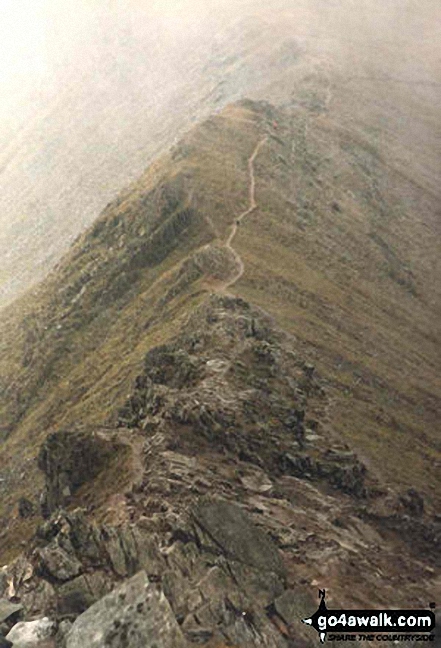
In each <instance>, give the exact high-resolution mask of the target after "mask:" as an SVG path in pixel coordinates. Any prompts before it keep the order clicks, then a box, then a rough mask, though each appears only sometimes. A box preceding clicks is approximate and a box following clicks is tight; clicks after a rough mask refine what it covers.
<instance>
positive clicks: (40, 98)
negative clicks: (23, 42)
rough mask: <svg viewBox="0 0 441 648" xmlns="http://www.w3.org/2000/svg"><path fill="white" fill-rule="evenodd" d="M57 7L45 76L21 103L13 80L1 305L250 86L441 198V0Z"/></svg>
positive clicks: (0, 89) (2, 91) (6, 125)
mask: <svg viewBox="0 0 441 648" xmlns="http://www.w3.org/2000/svg"><path fill="white" fill-rule="evenodd" d="M37 4H38V3H37ZM43 4H44V5H45V6H46V5H47V6H48V7H51V6H53V12H54V14H55V15H56V17H57V20H56V21H55V22H54V23H52V22H51V21H50V16H51V12H49V13H48V18H47V24H46V23H45V24H46V32H47V33H46V36H45V38H42V41H43V42H44V44H45V47H44V51H45V56H46V58H45V59H44V60H45V65H46V67H47V70H46V73H45V75H44V76H43V77H42V78H40V77H39V76H36V77H35V78H34V75H33V74H31V73H27V74H26V75H25V78H24V83H23V85H24V86H25V87H26V88H27V89H28V93H27V94H24V95H23V96H21V98H20V100H19V99H18V98H17V97H15V96H11V88H10V86H9V85H7V84H6V81H2V85H1V86H0V97H1V100H0V115H1V116H2V119H1V120H0V143H1V146H0V308H1V307H2V306H3V305H5V304H7V303H10V302H11V301H13V300H14V298H15V297H17V296H18V295H21V294H23V293H24V292H25V291H26V290H27V289H28V288H29V287H30V286H32V285H35V284H36V283H37V282H38V281H39V280H41V279H42V278H44V277H45V276H46V274H47V273H48V271H49V270H50V269H51V268H53V266H54V264H55V263H56V262H57V261H59V260H60V259H61V257H62V256H63V254H65V253H66V251H67V250H68V249H69V246H70V245H71V243H72V242H73V240H74V239H75V237H76V236H77V235H78V234H80V233H82V232H84V230H85V228H87V227H88V226H89V225H91V224H92V223H93V222H94V220H95V218H96V215H97V214H98V213H99V212H100V211H101V210H102V209H103V207H104V206H105V205H106V204H107V203H108V202H109V201H110V200H113V198H114V196H115V195H116V193H117V192H118V191H119V190H120V188H121V187H122V186H125V185H126V184H128V183H129V182H131V181H133V180H135V179H136V178H137V177H138V176H139V175H140V174H141V173H142V171H143V170H144V169H145V167H146V166H147V165H148V164H149V163H150V162H152V161H153V160H155V159H156V158H157V157H158V156H159V155H161V154H162V153H164V152H165V151H166V150H168V148H169V147H170V146H171V145H172V144H173V143H174V142H175V141H176V140H177V139H179V138H181V137H182V136H183V134H184V133H186V132H188V130H189V129H190V128H191V127H192V126H193V125H194V124H195V123H199V122H201V121H202V120H204V119H206V118H207V117H208V116H209V115H211V114H213V113H214V112H215V111H219V110H221V109H222V108H224V107H225V106H226V105H228V104H229V103H232V102H235V101H237V100H240V99H241V98H243V97H250V98H252V99H256V100H268V101H270V102H271V103H273V104H275V105H280V106H284V107H292V106H298V107H300V108H305V109H308V110H309V111H311V112H313V113H314V112H317V111H326V112H327V113H328V114H329V115H330V116H331V117H332V119H334V120H335V122H336V123H338V124H339V125H340V127H341V129H342V132H343V131H344V129H348V136H349V134H350V133H352V135H353V136H355V137H357V138H358V137H361V138H367V139H368V140H369V141H370V143H371V144H373V145H374V146H375V150H376V151H378V153H379V155H380V157H382V159H383V160H384V162H385V163H386V164H392V165H393V167H394V168H397V169H398V168H399V169H400V170H401V172H403V173H404V174H405V175H407V176H408V177H409V178H410V179H412V180H413V181H414V182H415V183H416V184H418V185H420V186H421V187H424V188H425V189H427V190H428V191H431V192H433V193H434V194H436V195H437V196H438V200H439V198H440V196H439V172H440V167H439V159H440V149H439V141H441V136H440V131H439V124H440V123H441V120H440V114H439V106H440V105H441V77H440V65H439V59H440V55H441V54H440V49H439V48H440V45H439V29H440V24H439V20H440V18H439V3H438V0H421V1H420V2H418V3H417V2H415V1H414V0H401V1H400V2H399V3H397V2H392V1H385V0H364V2H363V3H359V2H354V0H332V1H328V0H295V2H294V1H293V0H268V1H267V2H265V3H261V2H257V1H256V0H241V2H237V1H235V0H217V1H216V2H214V0H204V2H203V3H201V2H200V1H199V0H180V2H175V3H173V5H170V6H169V4H167V3H164V2H160V1H157V2H127V3H123V4H121V3H108V2H94V3H90V2H80V3H75V2H72V1H71V0H59V2H57V1H56V0H50V1H49V0H48V1H47V2H45V3H43ZM27 19H28V20H29V21H31V20H32V12H30V14H29V16H28V17H27ZM54 20H55V19H54ZM24 22H25V21H24ZM19 27H20V29H21V28H22V27H21V26H20V25H17V29H18V28H19ZM20 29H18V31H19V32H20ZM22 37H23V35H22ZM46 41H47V42H46ZM46 50H47V51H46ZM14 51H15V50H14ZM18 52H19V53H20V50H19V49H18ZM8 54H10V53H9V52H8ZM46 59H47V60H46ZM6 60H7V58H6ZM21 63H22V65H23V62H21ZM15 81H16V83H18V81H17V80H15ZM3 83H5V85H3ZM19 85H20V84H19ZM24 89H25V88H23V92H24ZM20 90H21V87H20ZM14 102H15V103H14ZM4 106H6V107H8V106H9V108H8V110H7V111H6V114H5V119H3V112H2V108H4ZM5 110H6V109H5ZM1 317H3V314H2V315H1Z"/></svg>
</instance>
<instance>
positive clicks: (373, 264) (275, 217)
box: [0, 101, 440, 561]
mask: <svg viewBox="0 0 441 648" xmlns="http://www.w3.org/2000/svg"><path fill="white" fill-rule="evenodd" d="M437 209H438V206H437V201H436V197H435V196H434V195H433V194H432V192H431V191H430V190H429V189H428V188H424V187H422V186H420V185H419V184H416V183H415V182H414V181H413V180H412V178H410V177H407V176H406V175H405V174H403V172H402V171H401V170H399V169H396V168H394V167H392V166H391V165H390V164H388V163H386V162H385V161H384V159H383V157H382V156H381V154H380V153H379V151H378V149H377V148H376V144H375V137H373V138H371V139H368V138H366V137H363V136H362V135H358V136H355V135H354V134H352V133H349V132H348V131H346V130H345V129H342V128H341V127H340V126H339V125H338V124H336V123H335V122H334V121H333V120H332V119H331V118H330V117H329V115H327V113H326V112H325V111H324V110H323V109H322V108H320V107H319V108H317V109H316V110H313V111H311V109H310V108H308V107H306V108H305V107H303V108H302V107H299V106H297V107H295V108H291V109H288V108H286V109H285V110H282V109H276V108H274V107H273V106H271V105H269V104H267V103H261V102H252V101H242V102H240V103H238V104H234V105H232V106H229V107H227V108H226V109H225V110H224V111H222V112H221V113H219V114H217V115H215V116H213V117H211V118H210V119H208V120H207V121H205V122H203V123H202V124H201V125H199V126H197V127H195V128H194V129H193V130H192V131H191V132H190V133H189V134H188V135H187V136H186V137H184V138H183V139H182V140H181V141H180V142H179V143H178V144H177V145H176V146H175V147H173V148H172V149H171V150H170V152H169V153H168V154H166V155H165V156H163V157H162V158H161V159H159V160H158V161H157V162H155V163H154V164H153V165H152V166H151V167H150V168H149V169H148V170H147V171H146V172H145V174H144V175H143V176H142V177H141V178H140V180H139V181H137V182H136V183H134V184H133V185H132V186H131V187H129V188H128V189H127V190H126V191H124V192H123V193H121V194H120V195H119V196H118V198H117V199H116V200H115V201H114V202H112V203H110V204H109V205H108V206H107V207H106V209H105V210H104V211H103V213H102V214H101V216H100V217H99V219H98V220H97V221H96V222H95V224H94V225H93V226H92V227H91V228H90V229H89V230H88V231H87V232H86V233H85V234H83V235H81V236H80V237H79V238H78V239H77V241H76V242H75V243H74V245H73V246H72V248H71V250H70V251H69V254H68V255H67V256H66V257H65V258H64V259H63V260H62V261H61V262H60V264H59V265H58V266H57V267H56V268H55V269H54V270H53V271H52V273H51V274H50V275H49V277H48V278H47V280H46V281H45V282H44V283H43V284H41V285H40V286H39V287H38V289H37V290H36V291H35V292H33V293H29V294H28V295H27V296H26V297H25V298H23V299H21V300H20V301H18V302H16V303H15V304H13V306H11V307H9V309H8V310H7V311H6V313H5V317H4V318H3V321H2V323H1V331H0V340H1V350H0V370H1V374H0V375H1V396H0V398H1V401H0V402H1V421H2V422H1V427H2V435H3V439H4V441H3V446H2V453H1V457H0V474H1V478H2V481H1V482H0V489H1V495H2V497H1V504H0V506H1V515H2V519H3V524H4V530H3V532H2V537H1V552H2V553H1V555H2V560H3V561H7V560H9V559H10V558H11V557H12V556H13V555H15V553H16V552H17V550H18V549H19V546H20V545H19V541H21V540H23V539H25V540H26V538H28V537H29V536H30V535H31V534H32V532H33V529H34V528H35V524H36V519H35V518H33V517H23V516H20V515H18V513H17V503H18V500H19V498H20V497H26V498H28V499H29V500H31V501H32V502H34V503H35V502H36V501H37V500H38V496H39V492H40V491H41V489H42V475H41V473H40V471H39V469H38V466H37V455H38V453H39V448H40V445H41V443H42V442H43V440H44V438H45V437H46V436H47V435H48V434H49V433H50V432H52V431H54V430H60V429H65V430H72V429H84V430H88V429H92V430H94V429H98V428H99V429H106V428H110V429H111V430H116V429H118V427H119V426H121V425H123V426H124V427H125V426H127V424H128V423H130V424H134V425H136V426H138V425H139V424H140V419H139V417H138V418H137V417H136V416H135V418H134V420H133V421H130V420H129V421H128V420H127V417H124V416H123V417H122V418H121V415H120V414H118V412H119V411H120V410H121V408H123V406H124V404H125V403H126V401H127V398H128V395H130V394H132V386H133V382H134V380H135V378H136V376H139V375H140V374H141V370H142V367H143V361H144V356H145V354H146V352H148V351H149V350H151V349H152V348H153V347H156V346H158V345H162V344H164V343H166V342H167V341H169V340H171V339H172V338H174V337H176V336H177V335H178V334H179V333H180V331H181V330H182V327H183V326H184V325H185V324H186V322H187V320H188V318H189V316H192V314H193V313H194V312H195V309H196V308H197V307H200V306H202V305H203V304H204V303H205V302H207V300H208V299H211V297H210V296H211V295H213V294H214V295H216V294H217V295H220V296H222V295H225V296H227V297H228V296H229V295H230V296H231V295H235V296H237V297H240V298H243V299H244V300H246V302H248V303H251V304H253V305H254V306H255V307H260V308H261V309H263V310H264V312H265V313H267V315H268V316H271V317H273V318H274V322H275V323H276V325H277V326H278V327H280V328H282V329H283V330H284V331H285V332H286V334H288V335H289V336H290V345H291V349H292V352H293V353H296V354H300V357H301V358H302V361H303V362H304V363H307V364H308V363H309V364H310V365H312V366H313V367H315V370H316V371H317V374H318V375H319V376H320V381H321V385H322V387H323V389H324V390H325V392H326V406H324V405H323V407H321V409H319V412H318V414H317V415H316V416H315V417H314V420H317V421H318V422H319V424H320V426H321V430H322V432H321V433H322V434H323V435H324V436H327V435H328V434H329V435H331V437H332V438H338V443H339V444H340V446H341V447H345V446H347V447H348V448H349V449H350V450H351V451H353V452H355V453H356V455H357V457H358V458H359V460H360V461H361V462H362V464H363V465H364V466H365V467H366V468H367V470H368V472H369V475H370V476H371V477H370V479H372V483H374V482H378V483H379V484H380V485H381V486H380V487H379V488H380V490H382V492H387V489H388V488H392V490H393V492H396V493H401V492H403V491H405V490H406V489H409V488H413V489H415V488H416V489H417V491H418V492H420V493H421V494H422V496H423V497H424V500H425V511H426V513H427V515H428V516H429V517H430V516H431V515H432V513H433V511H434V510H435V508H436V506H438V505H439V503H440V488H439V474H440V471H439V467H440V448H439V440H438V439H437V436H436V432H435V430H436V423H437V408H439V398H440V385H439V382H438V379H437V376H436V370H437V363H436V357H437V355H436V351H437V349H436V332H437V318H436V311H435V307H436V304H437V303H438V299H439V287H437V284H436V281H435V275H436V263H437V239H436V236H435V234H436V214H437ZM238 360H240V362H244V363H245V365H244V367H245V368H244V370H246V368H247V366H248V365H247V362H248V360H250V359H249V358H248V359H247V357H246V358H245V360H241V359H240V357H239V358H238ZM253 371H256V372H257V374H259V371H260V369H259V367H257V368H256V369H255V370H254V369H253ZM135 409H136V408H135ZM262 415H263V414H262ZM265 416H266V415H265ZM190 428H191V426H190ZM244 434H245V439H246V438H247V433H245V432H244ZM177 436H178V437H179V436H180V435H179V434H177ZM331 437H330V438H331ZM177 442H178V441H177ZM189 443H190V445H191V439H190V441H189ZM331 445H332V444H331ZM229 452H232V451H231V449H230V450H229ZM233 455H234V453H233ZM306 472H307V473H308V471H306ZM307 478H311V474H310V471H309V477H307ZM397 497H398V495H397Z"/></svg>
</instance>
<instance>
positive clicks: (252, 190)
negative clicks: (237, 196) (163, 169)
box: [221, 136, 268, 290]
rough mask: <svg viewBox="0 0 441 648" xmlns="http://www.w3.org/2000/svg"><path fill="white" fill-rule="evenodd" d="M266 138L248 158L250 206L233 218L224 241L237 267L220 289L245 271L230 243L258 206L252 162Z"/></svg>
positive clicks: (240, 259)
mask: <svg viewBox="0 0 441 648" xmlns="http://www.w3.org/2000/svg"><path fill="white" fill-rule="evenodd" d="M267 140H268V137H267V136H265V137H264V138H263V139H261V140H260V141H259V142H258V143H257V145H256V147H255V149H254V151H253V153H252V155H251V157H250V159H249V160H248V172H249V178H250V189H249V200H250V206H249V207H248V209H246V210H245V211H244V212H242V213H241V214H239V216H237V217H236V218H235V220H234V222H233V224H232V226H231V230H230V233H229V235H228V238H227V240H226V241H225V248H227V249H228V250H230V252H231V253H232V254H233V256H234V258H235V259H236V262H237V268H238V269H237V272H236V273H235V274H234V275H233V276H232V277H231V278H230V279H229V280H228V281H227V282H225V283H224V284H223V285H222V287H221V290H227V288H229V287H230V286H232V285H233V284H235V283H236V281H238V280H239V279H240V278H241V276H242V275H243V273H244V271H245V265H244V262H243V261H242V258H241V256H240V254H239V253H238V252H237V251H236V250H235V249H234V248H233V245H232V244H233V240H234V237H235V236H236V233H237V228H238V227H239V225H240V224H241V222H242V220H243V219H244V218H246V217H247V216H249V214H251V213H252V212H253V211H254V210H255V209H256V208H257V206H258V205H257V202H256V178H255V175H254V162H255V160H256V157H257V156H258V154H259V151H260V149H261V148H262V146H263V145H264V144H265V143H266V141H267Z"/></svg>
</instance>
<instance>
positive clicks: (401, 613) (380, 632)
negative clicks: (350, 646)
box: [303, 590, 435, 643]
mask: <svg viewBox="0 0 441 648" xmlns="http://www.w3.org/2000/svg"><path fill="white" fill-rule="evenodd" d="M325 596H326V592H325V590H320V591H319V597H320V605H319V608H318V610H317V612H315V614H313V615H312V616H311V617H309V618H308V619H303V623H306V624H307V625H310V626H311V627H312V628H314V629H315V630H317V632H318V633H319V635H320V641H321V642H322V643H324V641H325V639H326V637H327V635H328V633H329V636H328V640H330V641H357V640H359V641H366V640H372V641H373V640H374V639H377V640H378V641H410V640H412V641H433V640H434V638H435V636H434V635H433V634H431V633H432V630H434V628H435V614H434V613H433V612H432V611H431V610H350V611H348V610H328V608H327V607H326V602H325ZM331 633H332V634H331Z"/></svg>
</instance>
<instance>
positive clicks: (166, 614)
mask: <svg viewBox="0 0 441 648" xmlns="http://www.w3.org/2000/svg"><path fill="white" fill-rule="evenodd" d="M85 646H87V648H146V646H156V647H157V648H186V646H187V643H186V641H185V639H184V636H183V634H182V632H181V630H180V628H179V626H178V624H177V622H176V619H175V617H174V616H173V613H172V611H171V608H170V605H169V603H168V601H167V599H166V598H165V596H164V594H163V592H162V591H160V590H158V589H157V588H156V587H155V586H154V585H153V584H151V583H149V581H148V578H147V575H146V573H145V572H140V573H138V574H136V576H133V577H132V578H131V579H130V580H128V581H126V582H125V583H124V584H123V585H121V586H120V587H119V588H117V589H116V590H114V591H113V592H111V593H110V594H108V595H107V596H105V597H104V598H102V599H101V600H100V601H98V602H97V603H95V604H94V605H92V606H91V607H90V608H89V609H88V610H86V612H84V613H83V614H81V615H80V616H79V617H78V618H77V619H76V621H75V623H74V624H73V626H72V628H71V630H70V631H69V633H68V634H67V637H66V648H85Z"/></svg>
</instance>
